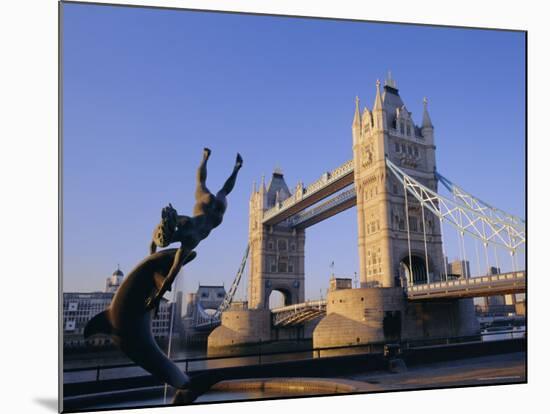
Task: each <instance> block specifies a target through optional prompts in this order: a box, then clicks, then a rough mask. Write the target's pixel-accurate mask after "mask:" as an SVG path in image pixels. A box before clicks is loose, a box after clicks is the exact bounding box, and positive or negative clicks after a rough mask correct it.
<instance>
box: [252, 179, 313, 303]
mask: <svg viewBox="0 0 550 414" xmlns="http://www.w3.org/2000/svg"><path fill="white" fill-rule="evenodd" d="M290 195H291V194H290V191H289V189H288V187H287V184H286V182H285V179H284V177H283V173H282V171H281V170H280V169H276V170H275V171H274V172H273V175H272V177H271V180H270V182H269V184H268V186H267V188H266V186H265V182H264V179H263V178H262V182H261V184H260V188H259V189H256V186H254V189H253V191H252V195H251V197H250V218H249V245H250V253H249V254H250V257H249V261H250V267H249V283H248V307H249V308H251V309H267V308H269V296H270V294H271V292H272V291H274V290H276V291H279V292H281V293H282V294H283V296H284V299H285V305H291V304H294V303H300V302H303V301H304V246H305V230H304V229H295V228H290V227H288V226H285V225H284V223H282V224H280V225H273V226H267V225H264V224H263V217H264V211H265V210H267V209H270V208H272V207H274V206H276V205H279V204H280V203H282V202H283V201H284V200H286V199H287V198H288V197H290Z"/></svg>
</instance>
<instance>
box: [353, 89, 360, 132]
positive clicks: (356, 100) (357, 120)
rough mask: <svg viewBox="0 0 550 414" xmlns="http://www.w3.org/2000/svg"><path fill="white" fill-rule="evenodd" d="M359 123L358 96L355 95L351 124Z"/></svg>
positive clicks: (357, 124) (358, 124) (356, 124)
mask: <svg viewBox="0 0 550 414" xmlns="http://www.w3.org/2000/svg"><path fill="white" fill-rule="evenodd" d="M360 125H361V112H360V111H359V97H358V96H356V97H355V115H354V116H353V126H354V127H356V126H360Z"/></svg>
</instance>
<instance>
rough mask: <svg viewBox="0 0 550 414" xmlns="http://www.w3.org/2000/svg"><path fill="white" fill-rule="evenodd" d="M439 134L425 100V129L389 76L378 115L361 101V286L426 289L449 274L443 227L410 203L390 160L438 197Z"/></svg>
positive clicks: (356, 156)
mask: <svg viewBox="0 0 550 414" xmlns="http://www.w3.org/2000/svg"><path fill="white" fill-rule="evenodd" d="M433 130H434V128H433V125H432V123H431V120H430V116H429V114H428V110H427V101H426V99H424V114H423V119H422V126H420V127H419V126H416V125H415V124H414V122H413V119H412V113H411V112H409V111H408V110H407V108H406V106H405V104H404V103H403V101H402V99H401V97H400V96H399V91H398V89H397V85H396V83H395V81H394V80H393V79H392V78H391V75H390V74H389V75H388V79H387V80H386V82H385V85H384V87H383V91H381V88H380V82H379V81H377V83H376V97H375V100H374V105H373V107H372V111H370V110H369V109H368V108H366V107H365V108H364V110H363V112H362V113H361V112H360V109H359V98H356V106H355V115H354V119H353V123H352V136H353V160H354V174H355V177H354V182H355V189H356V193H357V223H358V247H359V267H360V268H359V274H360V281H361V287H396V286H401V285H403V284H404V283H409V284H411V283H414V284H417V283H426V282H427V280H428V279H429V280H430V281H433V280H437V279H439V277H440V275H441V274H442V273H443V272H444V268H443V252H442V243H441V230H440V225H439V220H436V219H435V217H434V216H433V214H432V213H431V212H429V211H428V210H427V209H422V208H421V206H420V205H419V203H417V202H416V201H413V200H412V198H413V197H411V196H410V194H409V195H408V197H407V199H406V198H405V192H404V189H403V187H402V185H400V184H398V183H397V180H395V177H393V176H392V175H391V173H389V172H388V171H387V168H386V164H385V157H387V158H389V159H390V160H391V161H392V162H394V163H395V164H396V165H399V166H400V167H401V168H402V169H404V170H405V171H406V172H407V173H408V174H409V175H410V176H412V177H414V178H415V179H417V180H418V181H420V182H421V183H423V184H425V185H427V186H428V187H429V188H431V189H433V190H436V187H437V180H436V177H435V145H434V134H433ZM407 207H408V209H407ZM423 210H424V211H423ZM407 218H408V223H407ZM424 225H425V228H424ZM424 232H425V237H424ZM409 235H410V248H409V237H408V236H409Z"/></svg>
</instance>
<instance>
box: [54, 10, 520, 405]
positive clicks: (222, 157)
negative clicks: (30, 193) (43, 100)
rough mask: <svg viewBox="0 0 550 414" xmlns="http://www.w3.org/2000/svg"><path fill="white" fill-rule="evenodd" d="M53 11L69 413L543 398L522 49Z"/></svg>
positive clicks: (331, 23)
mask: <svg viewBox="0 0 550 414" xmlns="http://www.w3.org/2000/svg"><path fill="white" fill-rule="evenodd" d="M60 8H61V34H60V36H61V65H62V66H61V69H62V70H61V81H62V88H61V95H60V96H61V99H62V107H61V111H62V118H61V119H62V123H61V148H62V151H61V154H62V161H61V173H62V194H63V199H62V213H63V215H62V233H61V235H62V258H63V261H62V277H63V283H62V292H60V295H62V303H63V309H62V310H61V312H62V324H61V326H60V329H61V330H62V332H60V337H61V338H62V340H61V343H62V346H63V350H62V359H61V370H62V390H61V394H62V395H61V400H62V404H63V411H64V412H88V411H97V410H105V409H121V408H129V407H163V406H171V405H194V404H205V403H217V404H223V403H227V402H232V401H250V400H265V399H275V398H295V397H303V396H310V397H315V396H321V395H322V396H327V395H342V394H351V393H379V392H398V391H406V390H409V391H410V390H420V389H433V388H440V387H464V386H479V385H497V384H517V383H525V382H526V381H527V376H526V352H527V351H526V350H527V344H526V333H527V332H526V323H525V318H526V279H527V271H526V259H525V257H526V243H527V239H526V223H525V214H526V202H525V200H526V181H525V180H526V178H525V172H526V152H525V148H526V125H525V119H526V105H525V102H526V101H525V99H526V96H525V95H526V89H525V85H526V73H525V62H526V32H523V31H512V30H502V29H486V28H457V27H443V26H425V25H416V24H400V23H398V22H396V23H379V22H372V21H356V20H342V19H330V18H324V19H320V18H310V17H307V16H296V17H291V16H277V15H260V14H251V13H250V14H249V13H228V12H214V11H199V10H186V9H162V8H152V7H127V6H122V5H120V6H118V5H101V4H84V3H71V2H62V3H60ZM426 398H429V394H427V395H426ZM182 410H185V408H182Z"/></svg>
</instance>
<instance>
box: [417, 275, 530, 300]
mask: <svg viewBox="0 0 550 414" xmlns="http://www.w3.org/2000/svg"><path fill="white" fill-rule="evenodd" d="M517 282H520V283H521V284H524V283H525V272H510V273H502V274H498V275H490V276H479V277H471V278H467V279H456V280H447V281H440V282H432V283H426V284H418V285H412V286H408V287H407V294H408V295H409V296H414V295H415V294H416V293H432V294H433V293H443V292H449V293H452V292H457V291H460V290H467V289H475V288H484V287H487V288H489V287H491V288H497V287H499V286H500V285H508V284H510V283H513V284H515V283H517Z"/></svg>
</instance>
